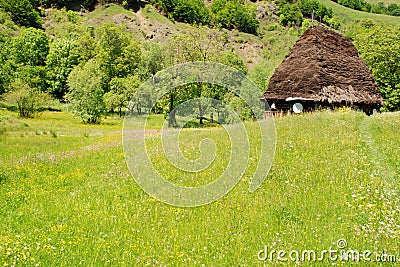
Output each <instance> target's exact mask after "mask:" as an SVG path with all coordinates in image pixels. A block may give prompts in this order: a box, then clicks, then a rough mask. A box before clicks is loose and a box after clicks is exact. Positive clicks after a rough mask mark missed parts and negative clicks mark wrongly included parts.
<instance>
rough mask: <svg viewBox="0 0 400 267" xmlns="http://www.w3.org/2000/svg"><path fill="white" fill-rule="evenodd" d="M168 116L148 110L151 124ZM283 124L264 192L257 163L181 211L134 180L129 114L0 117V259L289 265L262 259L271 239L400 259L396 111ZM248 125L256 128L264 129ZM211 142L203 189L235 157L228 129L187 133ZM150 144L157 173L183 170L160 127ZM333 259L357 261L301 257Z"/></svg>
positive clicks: (273, 246)
mask: <svg viewBox="0 0 400 267" xmlns="http://www.w3.org/2000/svg"><path fill="white" fill-rule="evenodd" d="M161 121H162V117H160V116H152V117H151V121H150V124H151V128H153V129H157V123H159V122H161ZM275 123H276V131H277V137H278V140H277V149H276V154H275V160H274V163H273V166H272V169H271V171H270V173H269V175H268V177H267V178H266V180H265V182H264V183H263V185H262V187H261V188H260V189H259V190H257V191H256V192H254V193H249V192H248V181H249V180H250V178H251V175H252V172H253V171H254V166H253V165H252V164H250V165H249V168H248V170H247V171H246V173H244V177H243V179H242V181H241V182H239V184H238V186H236V187H235V188H234V190H232V191H231V192H230V193H229V194H228V195H226V196H225V197H224V198H222V199H220V200H218V201H216V202H214V203H212V204H209V205H206V206H201V207H197V208H176V207H173V206H168V205H166V204H163V203H160V202H159V201H157V200H155V199H153V198H151V197H149V196H148V195H147V194H146V193H144V192H143V191H142V190H141V189H140V188H139V187H138V186H137V185H136V183H135V181H134V180H133V178H132V177H131V175H130V173H129V171H128V169H127V166H126V163H125V160H124V153H123V151H122V145H121V129H122V120H121V119H119V118H116V117H110V118H107V119H106V120H104V121H103V123H102V124H101V125H84V124H81V123H80V122H79V120H77V119H74V118H73V117H72V116H71V115H69V114H67V113H50V112H45V113H43V114H42V116H41V117H40V118H38V119H18V118H17V117H16V115H15V114H14V113H10V112H7V111H0V154H1V158H2V159H1V161H0V224H1V227H0V265H1V266H12V265H14V266H79V265H81V266H263V265H264V264H265V265H267V266H269V265H273V264H285V263H284V262H279V261H278V260H277V256H276V254H275V255H274V258H273V260H272V261H269V259H267V260H266V261H260V260H259V259H258V254H259V251H260V250H263V249H264V248H265V247H266V246H267V247H268V249H269V251H271V250H280V249H283V250H286V251H288V252H289V251H291V250H298V251H300V252H301V251H302V250H315V251H317V253H319V252H321V251H322V250H327V249H329V247H332V248H333V249H337V244H336V241H337V240H338V239H345V240H346V241H347V244H348V245H347V247H346V249H354V250H359V251H364V250H367V249H368V250H371V251H376V252H378V253H381V252H382V251H383V250H385V251H386V252H387V253H389V254H394V255H397V256H400V247H399V242H398V240H399V238H400V226H399V221H400V214H399V206H400V198H399V196H398V188H399V182H400V180H399V173H400V165H399V162H400V161H399V159H400V149H399V146H400V143H399V142H400V141H399V133H398V129H399V128H400V114H398V113H397V114H393V113H392V114H390V113H385V114H379V115H374V116H371V117H367V116H365V115H364V114H363V113H357V112H351V111H346V110H342V111H340V112H334V113H333V112H321V113H314V114H306V115H301V116H288V117H284V118H280V119H276V121H275ZM246 126H247V129H248V131H249V135H250V136H252V134H253V131H255V128H254V127H255V124H253V123H248V124H247V125H246ZM205 136H207V137H209V138H213V137H214V141H215V143H216V146H217V148H220V150H221V151H218V152H217V153H219V155H222V156H219V157H218V156H217V157H216V162H215V164H214V165H213V168H214V169H213V171H212V172H211V173H207V172H206V173H205V175H204V177H201V176H195V177H194V178H195V179H197V181H198V182H200V183H201V182H202V181H203V180H207V181H208V180H209V179H210V178H213V175H216V174H217V173H218V171H223V168H222V169H221V168H218V166H219V165H221V166H222V167H223V165H224V164H226V161H225V160H224V159H225V158H226V157H225V156H224V155H225V154H226V153H228V154H229V153H230V151H229V150H228V149H227V147H229V146H227V145H226V144H228V143H229V140H228V136H227V135H226V134H224V132H223V130H222V129H221V128H214V129H203V130H202V129H197V130H196V129H194V130H193V129H190V130H184V132H183V137H184V138H183V140H182V142H183V144H184V145H186V146H187V149H188V150H187V153H189V155H193V156H196V155H195V154H196V153H197V152H196V149H192V148H193V147H192V146H191V145H192V144H196V143H197V141H199V140H200V139H202V138H204V137H205ZM151 139H152V140H153V139H154V142H155V143H154V145H152V146H151V147H152V148H153V149H150V152H149V153H150V157H153V158H155V159H157V162H158V163H157V164H156V165H157V167H158V168H159V169H160V170H161V171H162V172H163V173H164V174H166V175H167V176H168V175H170V176H171V177H178V176H176V175H175V176H174V174H175V173H178V174H179V172H177V171H176V169H175V168H173V167H172V166H169V165H168V164H163V159H162V154H160V152H158V151H157V149H156V147H157V145H158V144H159V143H158V142H159V141H157V139H159V135H158V134H157V133H155V134H153V135H152V136H151ZM187 140H191V143H188V142H187ZM256 143H257V142H253V143H252V150H251V151H253V152H254V150H255V148H256V147H257V144H256ZM253 152H251V153H253ZM189 157H190V156H189ZM164 163H165V162H164ZM178 178H179V177H178ZM185 179H190V177H185ZM175 181H176V182H178V183H179V182H184V183H185V182H189V183H190V180H185V181H179V179H178V180H175ZM261 255H263V254H262V253H261ZM373 255H374V254H373ZM331 256H335V255H331ZM336 256H337V255H336ZM286 257H287V255H286ZM371 258H372V256H371ZM373 259H375V257H373ZM399 260H400V259H399ZM333 263H334V264H338V265H341V264H348V263H346V262H340V261H337V262H331V261H328V259H327V257H326V259H325V260H324V261H322V262H313V261H305V262H303V263H299V264H301V265H302V266H315V265H319V266H331V265H332V264H333ZM365 264H367V263H365V262H364V263H362V264H361V266H366V265H365ZM286 265H288V266H293V265H294V263H293V262H291V261H289V262H286ZM392 265H393V266H394V265H395V264H394V263H385V264H384V265H382V266H392ZM373 266H380V265H379V264H377V263H374V264H373Z"/></svg>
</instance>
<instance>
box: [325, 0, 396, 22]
mask: <svg viewBox="0 0 400 267" xmlns="http://www.w3.org/2000/svg"><path fill="white" fill-rule="evenodd" d="M319 1H320V2H321V3H323V4H325V5H326V6H327V7H330V8H332V9H333V13H334V14H335V15H336V16H339V17H340V18H341V19H343V20H344V21H345V22H346V23H351V21H352V20H363V19H371V20H373V21H376V22H384V23H388V24H399V23H400V17H394V16H388V15H381V14H372V13H366V12H362V11H358V10H353V9H351V8H347V7H344V6H341V5H339V4H337V3H335V2H333V1H330V0H319Z"/></svg>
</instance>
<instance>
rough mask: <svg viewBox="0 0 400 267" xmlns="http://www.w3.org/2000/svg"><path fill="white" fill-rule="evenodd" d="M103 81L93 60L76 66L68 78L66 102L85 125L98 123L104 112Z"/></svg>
mask: <svg viewBox="0 0 400 267" xmlns="http://www.w3.org/2000/svg"><path fill="white" fill-rule="evenodd" d="M103 79H104V73H103V72H102V71H101V69H100V64H99V63H98V62H96V61H95V60H93V59H91V60H89V61H88V62H86V64H84V65H83V66H82V65H78V66H76V67H75V68H74V69H73V70H72V71H71V73H70V75H69V76H68V86H69V89H70V91H69V93H68V94H67V95H66V100H67V102H69V103H70V108H71V110H72V112H73V113H74V114H75V115H76V116H79V117H80V118H81V119H82V120H83V121H84V122H86V123H98V122H99V121H100V119H101V117H102V116H103V115H104V114H105V112H106V105H105V103H104V100H103V94H104V91H103Z"/></svg>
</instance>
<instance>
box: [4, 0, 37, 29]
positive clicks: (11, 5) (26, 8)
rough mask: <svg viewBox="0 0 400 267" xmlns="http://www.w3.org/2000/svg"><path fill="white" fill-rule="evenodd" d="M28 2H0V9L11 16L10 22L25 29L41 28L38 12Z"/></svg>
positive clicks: (25, 0) (21, 0)
mask: <svg viewBox="0 0 400 267" xmlns="http://www.w3.org/2000/svg"><path fill="white" fill-rule="evenodd" d="M36 7H37V6H36V5H34V1H30V0H13V1H9V0H0V8H3V9H4V10H5V11H6V12H8V13H9V14H10V15H11V18H12V20H13V21H14V22H15V23H17V24H19V25H21V26H26V27H34V28H41V25H42V23H43V21H42V19H41V17H40V14H39V11H38V10H37V8H36Z"/></svg>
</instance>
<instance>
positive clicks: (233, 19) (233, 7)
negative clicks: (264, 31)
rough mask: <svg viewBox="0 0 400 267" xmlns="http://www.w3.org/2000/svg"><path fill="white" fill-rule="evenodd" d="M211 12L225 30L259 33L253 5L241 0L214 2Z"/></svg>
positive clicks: (215, 0)
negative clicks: (234, 29)
mask: <svg viewBox="0 0 400 267" xmlns="http://www.w3.org/2000/svg"><path fill="white" fill-rule="evenodd" d="M211 12H212V13H213V15H214V18H215V23H216V24H218V25H220V26H222V27H224V28H227V29H233V28H237V29H238V30H240V31H243V32H247V33H253V34H256V33H257V30H258V26H259V22H258V20H257V17H256V12H255V8H254V6H253V5H250V4H248V3H246V2H243V1H239V0H230V1H228V0H214V1H213V2H212V4H211Z"/></svg>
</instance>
